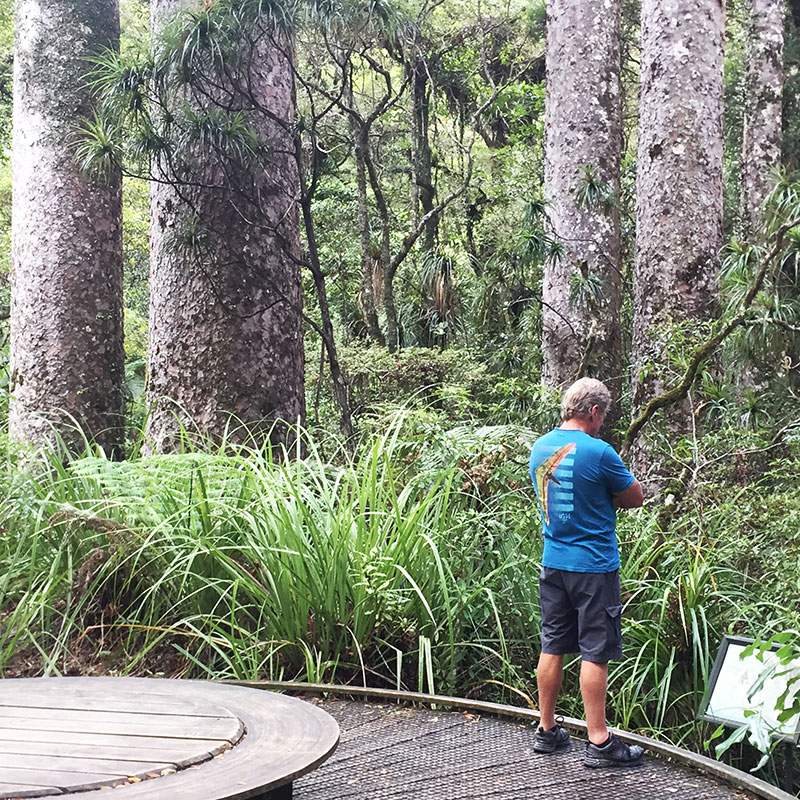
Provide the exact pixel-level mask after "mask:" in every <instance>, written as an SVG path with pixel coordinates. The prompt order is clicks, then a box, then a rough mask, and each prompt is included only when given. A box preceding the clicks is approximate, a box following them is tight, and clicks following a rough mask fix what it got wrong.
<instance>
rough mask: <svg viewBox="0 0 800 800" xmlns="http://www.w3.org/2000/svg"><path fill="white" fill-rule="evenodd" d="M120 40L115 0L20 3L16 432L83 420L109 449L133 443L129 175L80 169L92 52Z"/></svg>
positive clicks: (75, 437)
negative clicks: (128, 428) (128, 346)
mask: <svg viewBox="0 0 800 800" xmlns="http://www.w3.org/2000/svg"><path fill="white" fill-rule="evenodd" d="M118 46H119V9H118V6H117V2H116V0H91V2H86V1H82V0H47V2H42V1H41V0H18V2H17V16H16V53H15V59H14V73H15V74H14V147H13V170H14V190H13V231H12V235H13V276H12V297H11V392H12V398H11V405H10V409H9V430H10V434H11V436H12V438H14V439H17V440H21V441H27V442H31V443H34V444H40V443H44V442H46V441H50V440H52V439H53V435H54V433H55V432H57V433H58V434H60V435H61V437H62V438H63V439H64V441H65V443H66V444H67V446H68V447H69V448H70V449H71V450H73V451H80V450H81V449H82V446H83V445H82V438H81V435H80V433H79V432H78V431H77V430H76V429H75V427H74V423H73V421H72V420H74V422H77V423H78V425H79V426H80V427H81V428H82V429H83V431H84V432H85V434H86V435H87V436H88V437H89V438H90V439H94V440H95V441H96V442H97V443H98V444H100V445H101V446H102V447H103V448H104V449H105V450H106V452H109V453H114V454H117V455H119V454H121V452H122V446H123V441H124V435H123V434H124V424H123V422H124V417H123V414H124V400H123V380H124V364H123V350H122V233H121V198H120V176H119V174H118V173H117V172H113V173H112V174H111V175H109V176H108V178H107V179H105V180H103V179H101V180H94V179H90V178H88V177H86V176H84V175H82V174H80V171H79V168H78V165H77V162H76V158H75V155H74V145H75V142H76V138H77V130H78V127H79V126H80V124H81V122H82V120H85V119H90V118H91V116H92V107H93V103H92V97H91V93H90V92H89V90H88V89H87V88H86V80H87V71H88V69H89V67H90V65H89V63H88V61H87V58H89V57H91V56H94V55H98V54H99V53H100V52H101V51H102V50H103V49H105V48H117V47H118Z"/></svg>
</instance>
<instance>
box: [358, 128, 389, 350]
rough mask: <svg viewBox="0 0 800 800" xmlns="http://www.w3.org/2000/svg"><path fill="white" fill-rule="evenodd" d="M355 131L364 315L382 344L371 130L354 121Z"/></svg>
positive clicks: (367, 325) (371, 335)
mask: <svg viewBox="0 0 800 800" xmlns="http://www.w3.org/2000/svg"><path fill="white" fill-rule="evenodd" d="M351 128H352V131H353V135H354V137H355V142H356V144H355V151H354V156H355V162H356V191H357V194H358V231H359V236H360V237H361V292H360V298H361V313H362V315H363V317H364V325H365V326H366V329H367V334H368V336H369V337H370V338H371V339H373V340H374V341H376V342H379V343H380V344H383V343H384V339H383V333H382V332H381V328H380V325H379V324H378V312H377V309H376V307H375V306H376V304H375V259H374V258H373V253H372V232H371V229H370V223H369V206H368V204H367V152H368V149H369V130H368V129H367V128H365V127H364V126H363V125H359V123H358V122H357V121H356V120H355V119H353V118H352V117H351Z"/></svg>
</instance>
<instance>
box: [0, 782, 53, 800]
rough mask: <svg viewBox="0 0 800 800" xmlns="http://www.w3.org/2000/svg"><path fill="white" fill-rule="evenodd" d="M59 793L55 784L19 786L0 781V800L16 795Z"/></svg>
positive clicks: (38, 795) (32, 795)
mask: <svg viewBox="0 0 800 800" xmlns="http://www.w3.org/2000/svg"><path fill="white" fill-rule="evenodd" d="M54 794H61V795H63V792H62V791H61V789H56V787H55V786H20V785H19V784H16V783H2V782H0V800H7V798H15V800H16V798H17V797H44V796H45V795H54Z"/></svg>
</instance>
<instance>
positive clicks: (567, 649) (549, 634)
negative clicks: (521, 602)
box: [539, 567, 622, 664]
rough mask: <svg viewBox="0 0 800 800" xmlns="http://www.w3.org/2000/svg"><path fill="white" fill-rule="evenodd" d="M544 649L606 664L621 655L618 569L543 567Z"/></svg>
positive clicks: (541, 577)
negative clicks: (585, 569) (595, 570)
mask: <svg viewBox="0 0 800 800" xmlns="http://www.w3.org/2000/svg"><path fill="white" fill-rule="evenodd" d="M539 604H540V608H541V611H542V652H543V653H547V654H549V655H556V656H561V655H565V654H566V653H580V654H581V658H582V659H583V660H584V661H593V662H595V663H597V664H605V663H607V662H608V661H611V660H612V659H614V658H621V657H622V605H621V604H620V598H619V570H615V571H614V572H566V571H564V570H560V569H551V568H550V567H543V568H542V573H541V575H540V576H539Z"/></svg>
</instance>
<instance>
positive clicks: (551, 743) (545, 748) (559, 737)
mask: <svg viewBox="0 0 800 800" xmlns="http://www.w3.org/2000/svg"><path fill="white" fill-rule="evenodd" d="M570 741H571V740H570V738H569V734H568V733H567V732H566V731H565V730H564V729H563V728H562V727H561V726H560V725H556V726H555V727H554V728H551V729H550V730H549V731H546V730H544V729H543V728H542V727H541V725H540V726H539V727H538V728H537V729H536V733H535V734H534V736H533V751H534V752H535V753H553V752H555V751H556V750H560V749H561V748H562V747H568V746H569V743H570Z"/></svg>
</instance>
